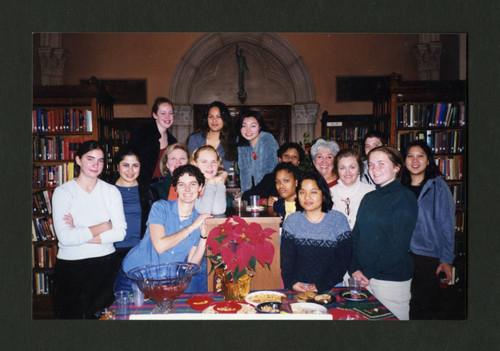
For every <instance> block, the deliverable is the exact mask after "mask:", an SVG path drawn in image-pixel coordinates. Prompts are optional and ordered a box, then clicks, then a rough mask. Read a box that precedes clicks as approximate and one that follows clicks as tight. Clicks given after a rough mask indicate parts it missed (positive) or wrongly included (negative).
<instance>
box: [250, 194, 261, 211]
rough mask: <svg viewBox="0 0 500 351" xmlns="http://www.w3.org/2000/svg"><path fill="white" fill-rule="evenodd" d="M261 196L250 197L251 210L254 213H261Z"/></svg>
mask: <svg viewBox="0 0 500 351" xmlns="http://www.w3.org/2000/svg"><path fill="white" fill-rule="evenodd" d="M259 200H260V196H259V195H250V210H251V211H252V212H259Z"/></svg>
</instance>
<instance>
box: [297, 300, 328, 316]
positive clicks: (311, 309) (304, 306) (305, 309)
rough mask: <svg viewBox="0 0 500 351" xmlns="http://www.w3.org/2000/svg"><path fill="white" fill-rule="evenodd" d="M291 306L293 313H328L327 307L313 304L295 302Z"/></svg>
mask: <svg viewBox="0 0 500 351" xmlns="http://www.w3.org/2000/svg"><path fill="white" fill-rule="evenodd" d="M290 306H291V307H292V311H293V313H307V314H309V313H312V314H323V313H327V311H328V310H327V309H326V307H325V306H321V305H319V304H317V303H313V302H295V303H291V304H290Z"/></svg>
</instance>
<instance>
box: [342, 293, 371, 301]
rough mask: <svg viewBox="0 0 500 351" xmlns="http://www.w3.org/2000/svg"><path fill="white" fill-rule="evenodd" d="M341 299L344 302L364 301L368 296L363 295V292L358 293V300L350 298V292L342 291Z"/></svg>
mask: <svg viewBox="0 0 500 351" xmlns="http://www.w3.org/2000/svg"><path fill="white" fill-rule="evenodd" d="M342 297H343V298H344V299H346V300H349V301H364V300H366V299H367V298H368V294H367V293H365V292H360V293H359V298H354V297H351V292H350V291H344V292H343V293H342Z"/></svg>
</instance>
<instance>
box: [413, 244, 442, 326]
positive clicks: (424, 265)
mask: <svg viewBox="0 0 500 351" xmlns="http://www.w3.org/2000/svg"><path fill="white" fill-rule="evenodd" d="M411 256H412V257H413V279H412V281H411V300H410V319H439V315H440V309H441V305H442V302H441V290H440V288H439V279H438V278H437V275H436V270H437V268H438V266H439V259H438V258H435V257H428V256H421V255H416V254H414V253H412V254H411Z"/></svg>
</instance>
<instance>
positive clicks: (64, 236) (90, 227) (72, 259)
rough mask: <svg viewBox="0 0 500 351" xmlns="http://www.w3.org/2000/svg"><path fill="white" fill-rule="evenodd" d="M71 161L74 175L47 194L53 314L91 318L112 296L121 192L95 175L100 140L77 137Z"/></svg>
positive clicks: (100, 160)
mask: <svg viewBox="0 0 500 351" xmlns="http://www.w3.org/2000/svg"><path fill="white" fill-rule="evenodd" d="M75 162H76V165H77V167H76V168H77V172H78V176H77V177H76V178H74V179H72V180H70V181H68V182H66V183H64V184H63V185H61V186H59V187H57V188H56V189H55V191H54V195H53V197H52V207H53V220H54V226H55V230H56V236H57V240H58V245H59V250H58V253H57V260H56V264H55V268H54V279H55V281H54V283H55V284H54V285H55V286H54V291H53V295H54V310H55V313H56V317H57V318H64V319H81V318H85V319H90V318H96V317H98V315H96V314H98V313H99V312H100V310H102V309H103V308H105V307H107V306H109V305H110V304H111V303H112V302H113V287H112V284H113V280H114V279H113V278H114V272H115V267H114V266H115V259H114V252H115V248H114V246H113V243H114V242H117V241H121V240H123V238H124V237H125V232H126V227H127V224H126V221H125V215H124V213H123V203H122V198H121V195H120V192H119V191H118V189H117V188H116V187H115V186H113V185H111V184H108V183H106V182H104V181H102V180H100V179H99V178H98V177H99V175H100V174H101V172H102V170H103V168H104V153H103V150H102V148H101V146H100V145H99V143H98V142H96V141H94V140H89V141H86V142H84V143H82V144H81V145H80V147H79V149H78V152H77V154H76V157H75Z"/></svg>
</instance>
